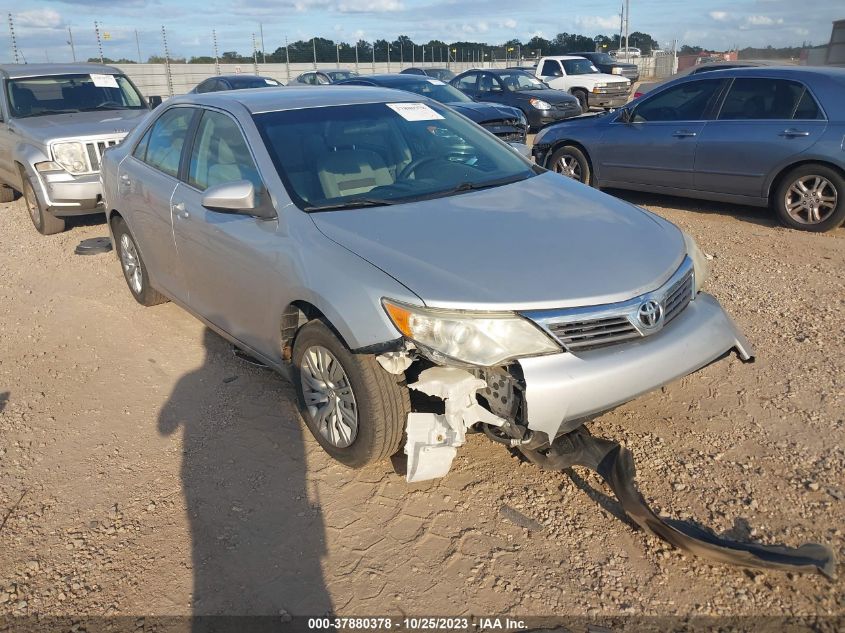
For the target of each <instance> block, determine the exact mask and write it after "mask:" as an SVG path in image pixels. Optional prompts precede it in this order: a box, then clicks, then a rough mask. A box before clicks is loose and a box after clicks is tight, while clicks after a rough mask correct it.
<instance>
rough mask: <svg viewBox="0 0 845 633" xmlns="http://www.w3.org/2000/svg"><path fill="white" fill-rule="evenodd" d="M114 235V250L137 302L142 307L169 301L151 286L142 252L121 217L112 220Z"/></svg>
mask: <svg viewBox="0 0 845 633" xmlns="http://www.w3.org/2000/svg"><path fill="white" fill-rule="evenodd" d="M112 233H114V248H115V251H116V252H117V259H118V261H119V262H120V268H121V270H122V271H123V278H124V280H126V285H127V286H128V287H129V292H131V293H132V296H133V297H135V301H137V302H138V303H140V304H141V305H142V306H155V305H158V304H160V303H165V302H166V301H168V299H167V297H165V296H164V295H163V294H161V293H160V292H159V291H158V290H156V289H155V288H153V287H152V286H151V285H150V276H149V274H148V273H147V266H146V264H144V260H143V258H142V257H141V251H140V250H139V249H138V245H137V244H136V243H135V238H134V237H132V233H130V232H129V227H128V226H126V222H125V221H124V220H123V218H121V217H120V216H118V217H116V218H115V219H114V220H112ZM130 261H134V262H135V264H134V267H131V266H129V262H130ZM136 274H137V277H136Z"/></svg>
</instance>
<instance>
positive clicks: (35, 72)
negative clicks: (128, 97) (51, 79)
mask: <svg viewBox="0 0 845 633" xmlns="http://www.w3.org/2000/svg"><path fill="white" fill-rule="evenodd" d="M0 73H3V74H4V75H6V76H7V77H9V78H10V79H15V78H17V77H45V76H49V75H88V74H90V73H97V74H101V75H121V74H123V71H122V70H120V69H119V68H115V67H114V66H105V65H103V64H3V65H0Z"/></svg>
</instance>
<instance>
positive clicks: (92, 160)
mask: <svg viewBox="0 0 845 633" xmlns="http://www.w3.org/2000/svg"><path fill="white" fill-rule="evenodd" d="M121 140H123V139H119V138H117V139H108V140H106V141H87V142H86V143H85V153H86V155H87V158H88V169H87V170H86V171H88V172H91V173H94V172H98V171H100V161H101V160H102V158H103V152H105V151H106V149H107V148H109V147H114V146H115V145H117V144H118V143H120V141H121Z"/></svg>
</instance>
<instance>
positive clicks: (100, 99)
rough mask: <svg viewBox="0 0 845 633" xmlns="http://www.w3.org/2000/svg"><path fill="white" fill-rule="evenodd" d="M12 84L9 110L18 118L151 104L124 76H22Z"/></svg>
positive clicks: (10, 84) (138, 106) (139, 107)
mask: <svg viewBox="0 0 845 633" xmlns="http://www.w3.org/2000/svg"><path fill="white" fill-rule="evenodd" d="M8 87H9V92H8V94H9V111H10V112H11V114H12V116H13V117H16V118H25V117H31V116H42V115H45V114H65V113H68V112H90V111H93V110H144V109H146V107H147V106H146V105H145V104H144V101H143V100H142V99H141V95H139V94H138V91H137V90H135V87H134V86H133V85H132V84H131V83H130V82H129V80H128V79H127V78H126V77H124V76H123V75H101V74H97V73H91V74H90V75H81V74H80V75H51V76H49V77H22V78H20V79H12V80H10V81H9V83H8Z"/></svg>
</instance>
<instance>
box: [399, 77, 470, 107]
mask: <svg viewBox="0 0 845 633" xmlns="http://www.w3.org/2000/svg"><path fill="white" fill-rule="evenodd" d="M387 87H388V88H395V89H397V90H407V91H408V92H414V93H416V94H418V95H425V96H426V97H428V98H430V99H434V100H435V101H439V102H440V103H472V99H470V98H469V97H468V96H466V95H465V94H464V93H463V92H461V91H460V90H458V89H457V88H453V87H452V86H450V85H449V84H444V83H443V82H442V81H440V80H439V79H428V80H423V81H407V82H393V83H390V84H387Z"/></svg>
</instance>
